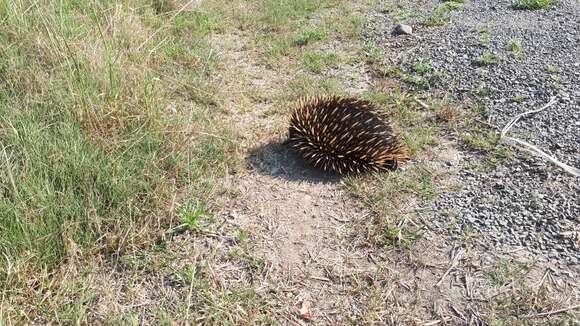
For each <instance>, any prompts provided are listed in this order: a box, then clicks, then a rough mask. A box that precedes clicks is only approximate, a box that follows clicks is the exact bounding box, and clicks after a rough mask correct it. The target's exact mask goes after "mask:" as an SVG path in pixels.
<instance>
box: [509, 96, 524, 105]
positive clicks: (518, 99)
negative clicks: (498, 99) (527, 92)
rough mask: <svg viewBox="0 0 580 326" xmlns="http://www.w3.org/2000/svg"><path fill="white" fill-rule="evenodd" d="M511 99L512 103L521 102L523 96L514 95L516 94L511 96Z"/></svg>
mask: <svg viewBox="0 0 580 326" xmlns="http://www.w3.org/2000/svg"><path fill="white" fill-rule="evenodd" d="M512 101H513V102H514V103H522V102H523V101H524V97H523V96H521V95H516V96H514V97H512Z"/></svg>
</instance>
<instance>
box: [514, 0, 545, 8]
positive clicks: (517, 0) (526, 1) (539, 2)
mask: <svg viewBox="0 0 580 326" xmlns="http://www.w3.org/2000/svg"><path fill="white" fill-rule="evenodd" d="M551 3H552V2H551V0H512V6H513V7H514V8H515V9H524V10H537V9H546V8H548V7H549V6H550V4H551Z"/></svg>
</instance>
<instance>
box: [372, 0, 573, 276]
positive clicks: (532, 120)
mask: <svg viewBox="0 0 580 326" xmlns="http://www.w3.org/2000/svg"><path fill="white" fill-rule="evenodd" d="M392 2H393V1H385V2H384V3H383V4H382V5H380V6H379V7H378V10H376V11H375V12H374V13H372V14H371V16H370V17H369V24H368V28H367V32H366V33H367V35H366V36H367V38H368V40H369V42H372V43H373V44H375V45H377V46H379V47H380V48H382V50H384V53H385V56H386V60H387V61H388V62H389V63H390V64H391V65H395V66H397V67H399V68H400V69H401V70H402V71H404V72H406V73H409V74H413V73H414V72H413V71H412V68H411V65H412V64H413V63H416V62H418V61H422V62H427V63H429V64H430V65H431V67H432V68H433V69H434V70H435V71H436V72H437V74H438V75H439V78H438V80H437V82H435V83H431V84H430V85H429V87H430V88H431V89H429V90H427V91H445V92H446V93H447V92H448V93H449V94H450V95H451V96H453V97H454V98H455V99H456V100H459V101H461V100H466V99H470V100H471V101H473V100H476V101H477V102H480V103H482V104H484V105H485V107H486V108H487V117H488V122H489V123H491V124H493V125H496V126H504V125H505V124H506V123H507V122H508V121H509V120H510V119H511V118H513V117H514V116H516V115H517V114H518V113H521V112H524V111H528V110H531V109H537V108H540V107H541V106H543V105H545V104H546V103H548V102H549V100H550V98H551V97H553V96H556V97H557V103H556V104H555V105H554V106H552V107H551V108H549V109H547V110H546V111H543V112H541V113H539V114H536V115H534V116H532V117H529V118H527V119H524V120H521V121H520V122H518V124H517V125H516V126H515V127H514V128H513V129H512V131H511V132H510V135H515V136H517V137H519V138H522V139H525V140H527V141H529V142H531V143H533V144H535V145H537V146H539V147H540V148H542V149H544V150H545V151H547V152H549V153H551V154H552V155H553V156H554V157H556V158H557V159H558V160H560V161H562V162H564V163H567V164H569V165H572V166H575V167H580V155H579V153H580V3H579V2H578V1H576V0H560V1H557V2H555V4H553V5H552V7H551V8H549V9H545V10H535V11H525V10H515V9H514V8H512V6H511V1H509V0H498V1H488V0H472V1H469V2H466V4H465V6H464V7H463V8H461V9H459V10H455V11H452V12H450V13H449V14H448V20H449V21H448V22H447V23H446V24H445V25H443V26H436V27H427V26H424V25H423V24H422V22H424V21H425V20H426V19H427V18H428V17H429V16H430V14H431V11H432V10H433V8H435V7H437V6H438V5H439V2H438V1H434V0H428V1H426V2H425V1H420V0H409V1H406V2H399V3H403V4H404V5H403V6H399V7H395V6H393V5H391V4H390V3H392ZM399 23H405V24H408V25H410V26H412V27H413V34H414V35H393V33H392V31H393V29H394V28H395V26H396V25H397V24H399ZM520 45H521V46H520ZM482 59H488V60H482ZM478 61H479V63H478ZM481 61H497V63H492V64H487V65H486V64H482V63H481ZM515 154H516V160H515V161H507V162H505V163H502V164H501V165H500V166H498V167H497V168H495V169H493V170H492V171H489V172H477V171H476V170H475V169H473V166H474V165H473V164H467V163H468V162H470V163H472V161H473V160H474V159H478V155H477V154H476V153H473V152H469V151H466V152H464V153H463V156H464V160H463V163H462V167H461V171H460V175H459V177H460V179H461V180H462V181H463V189H462V190H461V191H458V192H455V193H447V194H444V195H442V196H441V197H440V198H439V199H438V200H437V201H436V202H435V204H434V205H435V206H436V207H437V208H438V209H439V211H440V212H447V213H446V214H439V215H437V216H435V217H434V219H433V224H434V225H436V226H440V227H446V228H449V226H450V223H449V217H448V215H449V212H453V214H456V224H454V226H455V225H456V228H457V229H458V230H467V229H473V230H475V231H477V232H478V233H479V234H481V235H482V236H483V237H484V239H486V241H487V242H488V243H490V244H493V245H496V246H504V245H505V246H523V247H525V248H527V249H529V250H530V251H531V252H534V253H537V254H540V256H541V257H544V258H546V259H549V260H551V261H557V262H559V263H563V264H568V265H578V264H580V183H579V181H580V179H579V178H575V177H573V176H570V175H567V174H565V173H564V172H562V171H561V170H559V169H558V168H556V167H555V166H553V165H552V164H550V163H547V162H545V161H544V160H542V159H540V158H537V157H535V156H532V155H530V154H527V153H525V152H524V151H515Z"/></svg>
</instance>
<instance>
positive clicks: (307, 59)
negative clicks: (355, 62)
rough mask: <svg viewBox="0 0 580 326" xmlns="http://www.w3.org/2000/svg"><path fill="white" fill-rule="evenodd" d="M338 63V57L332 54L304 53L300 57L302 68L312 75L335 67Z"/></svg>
mask: <svg viewBox="0 0 580 326" xmlns="http://www.w3.org/2000/svg"><path fill="white" fill-rule="evenodd" d="M338 62H339V58H338V55H336V54H334V53H323V52H306V53H305V54H304V56H303V57H302V66H303V67H304V68H305V69H307V70H309V71H311V72H314V73H320V72H322V71H323V70H324V69H326V68H327V67H336V66H337V65H338Z"/></svg>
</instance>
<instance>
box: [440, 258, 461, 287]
mask: <svg viewBox="0 0 580 326" xmlns="http://www.w3.org/2000/svg"><path fill="white" fill-rule="evenodd" d="M462 254H463V252H461V251H459V252H457V254H456V255H455V257H453V260H452V261H451V266H449V268H448V269H447V270H446V271H445V273H444V274H443V276H441V279H440V280H439V282H437V284H435V286H437V287H439V286H441V283H443V280H444V279H445V277H447V275H449V273H451V270H452V269H454V268H455V267H457V265H458V264H459V259H460V258H461V256H462Z"/></svg>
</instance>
